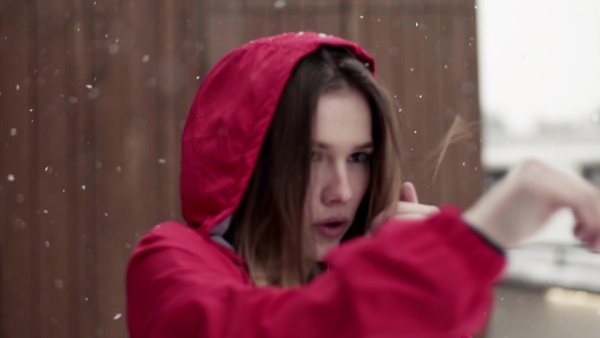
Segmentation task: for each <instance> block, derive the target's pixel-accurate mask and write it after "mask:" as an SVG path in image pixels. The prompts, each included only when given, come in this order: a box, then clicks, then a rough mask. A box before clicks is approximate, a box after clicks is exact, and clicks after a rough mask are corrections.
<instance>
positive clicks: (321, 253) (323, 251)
mask: <svg viewBox="0 0 600 338" xmlns="http://www.w3.org/2000/svg"><path fill="white" fill-rule="evenodd" d="M338 245H340V243H339V241H336V242H332V243H320V244H318V245H317V250H316V261H317V262H322V261H324V260H325V257H327V254H328V253H329V252H330V251H331V250H332V249H334V248H336V247H337V246H338Z"/></svg>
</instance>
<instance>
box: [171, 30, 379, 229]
mask: <svg viewBox="0 0 600 338" xmlns="http://www.w3.org/2000/svg"><path fill="white" fill-rule="evenodd" d="M321 45H334V46H346V47H348V48H350V49H351V50H352V51H353V52H354V54H355V55H356V56H357V57H358V58H359V59H360V60H361V61H362V62H365V63H369V65H370V68H371V69H372V70H374V69H375V68H374V67H375V65H374V63H373V59H372V57H371V56H370V55H369V54H368V53H367V52H366V51H364V50H363V49H362V48H361V47H360V46H359V45H358V44H356V43H353V42H350V41H347V40H344V39H341V38H338V37H334V36H331V35H325V34H317V33H309V32H301V33H287V34H282V35H278V36H273V37H266V38H261V39H258V40H254V41H252V42H250V43H247V44H245V45H244V46H241V47H239V48H237V49H235V50H233V51H231V52H230V53H229V54H227V55H226V56H225V57H223V59H221V60H220V61H219V62H218V63H217V64H216V65H215V67H214V68H213V69H212V70H211V71H210V72H209V73H208V75H207V76H206V78H205V79H204V81H203V82H202V85H201V86H200V89H199V90H198V93H197V94H196V98H195V99H194V102H193V104H192V107H191V109H190V113H189V115H188V118H187V121H186V125H185V129H184V131H183V139H182V160H181V178H180V189H181V202H182V210H183V217H184V218H185V220H186V221H187V223H188V224H189V225H193V226H200V230H201V231H202V232H203V233H206V234H208V233H209V232H210V230H211V229H212V228H213V227H214V226H215V225H216V224H218V223H219V222H221V221H222V220H224V219H225V218H226V217H227V216H229V215H231V214H232V213H233V212H234V210H235V209H236V208H237V206H238V204H239V202H240V200H241V198H242V195H243V194H244V191H245V190H246V186H247V184H248V181H249V180H250V177H251V174H252V171H253V170H254V166H255V162H256V159H257V158H258V154H259V152H260V148H261V145H262V141H263V139H264V137H265V134H266V132H267V129H268V126H269V124H270V123H271V118H272V117H273V113H274V112H275V108H276V106H277V103H278V101H279V96H280V95H281V93H282V91H283V88H284V86H285V84H286V82H287V80H288V78H289V77H290V75H291V73H292V70H293V69H294V67H295V65H296V64H297V63H298V61H300V60H301V59H302V58H303V57H304V56H306V55H308V54H310V53H312V52H313V51H315V50H316V49H317V48H318V47H319V46H321Z"/></svg>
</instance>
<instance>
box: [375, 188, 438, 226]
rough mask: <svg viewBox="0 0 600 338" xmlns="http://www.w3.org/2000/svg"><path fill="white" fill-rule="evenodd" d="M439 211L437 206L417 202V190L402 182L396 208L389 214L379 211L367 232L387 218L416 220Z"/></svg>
mask: <svg viewBox="0 0 600 338" xmlns="http://www.w3.org/2000/svg"><path fill="white" fill-rule="evenodd" d="M439 211H440V209H439V208H438V207H435V206H432V205H425V204H419V198H418V196H417V190H416V189H415V186H414V185H413V184H412V183H410V182H404V183H402V187H401V188H400V202H398V204H396V210H394V212H393V213H392V214H391V215H390V214H389V212H387V213H386V211H383V212H381V213H379V215H377V216H376V217H375V218H374V219H373V222H371V227H370V228H369V231H368V234H373V233H375V232H376V231H377V230H378V229H379V228H380V227H381V225H382V224H383V223H384V221H386V220H388V219H399V220H416V219H424V218H427V217H429V216H432V215H433V214H436V213H438V212H439Z"/></svg>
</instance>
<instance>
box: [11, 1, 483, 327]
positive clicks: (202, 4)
mask: <svg viewBox="0 0 600 338" xmlns="http://www.w3.org/2000/svg"><path fill="white" fill-rule="evenodd" d="M474 5H475V4H474V0H398V1H391V0H387V1H383V0H377V1H374V0H370V1H366V0H364V1H358V0H319V1H316V0H315V1H307V0H278V1H274V0H269V1H262V0H245V1H240V0H238V1H231V0H220V1H216V0H211V1H201V0H198V1H191V0H164V1H131V0H130V1H127V0H88V1H84V0H53V1H50V0H3V1H2V2H0V225H1V232H0V236H1V237H0V254H1V259H0V270H1V272H2V276H1V280H0V290H1V292H0V297H1V298H0V303H1V304H2V311H1V314H2V315H1V319H0V321H1V326H2V330H1V331H0V337H125V336H126V335H127V333H126V325H125V317H124V315H125V300H124V271H125V267H126V263H127V259H128V257H129V255H130V253H131V250H132V248H133V247H134V246H135V244H136V242H137V240H138V239H139V238H140V236H142V235H143V234H144V233H145V232H146V231H147V230H148V229H149V228H150V227H152V226H153V225H154V224H156V223H157V222H159V221H161V220H165V219H180V215H179V193H178V172H179V156H180V155H179V152H180V150H179V139H180V135H181V130H182V127H183V124H184V120H185V117H186V115H187V111H188V108H189V106H190V104H191V102H192V99H193V96H194V94H195V92H196V90H197V88H198V85H199V84H200V82H201V81H202V79H203V76H204V75H205V74H206V72H207V70H208V69H209V68H210V66H211V65H213V64H214V63H215V62H216V61H217V60H218V59H219V58H220V57H221V56H222V55H223V54H224V53H225V52H227V51H228V50H230V49H231V48H233V47H235V46H238V45H240V44H242V43H243V42H246V41H249V40H250V39H253V38H256V37H259V36H264V35H268V34H275V33H279V32H283V31H297V30H314V31H321V32H325V33H330V34H335V35H341V36H343V37H346V38H349V39H352V40H356V41H358V42H360V43H362V44H363V45H364V46H365V47H366V48H367V49H368V50H369V51H370V52H371V53H372V54H373V55H374V56H375V58H376V60H377V61H378V70H379V76H380V79H381V80H382V81H383V82H384V83H385V84H386V85H387V86H388V87H389V88H390V91H391V92H392V93H393V94H394V95H395V97H396V98H397V100H398V102H399V104H400V106H401V112H399V114H402V115H403V116H404V118H405V125H404V127H405V131H406V132H405V136H406V140H407V143H406V149H404V151H405V152H406V153H407V154H408V155H409V157H410V159H411V164H410V165H408V166H407V168H405V172H406V177H407V178H408V179H410V180H413V181H415V182H416V184H417V187H418V190H419V193H420V195H421V199H422V201H424V202H426V203H435V204H440V203H449V202H451V203H456V204H459V205H461V206H466V205H468V204H470V203H471V202H472V201H473V200H474V199H475V198H476V197H477V196H478V194H479V192H480V190H481V185H482V184H481V183H482V173H481V167H480V154H479V152H480V149H479V147H480V139H479V130H478V129H477V128H475V130H474V131H473V135H472V136H471V137H470V138H469V139H467V140H464V141H462V142H459V143H457V144H455V145H454V146H452V147H450V149H449V150H448V152H447V155H446V158H445V160H444V162H443V164H442V166H441V169H440V172H439V175H438V178H437V179H436V180H435V181H433V180H432V174H433V167H434V164H433V163H431V162H425V163H423V162H420V161H418V159H419V158H420V157H422V156H423V154H425V153H426V152H427V151H428V150H431V149H432V148H433V146H434V145H435V144H436V143H437V142H438V141H439V140H440V139H441V138H442V136H443V135H444V133H445V132H446V131H447V129H448V128H449V126H450V124H451V122H452V121H453V119H454V118H455V116H456V115H460V116H461V117H462V118H463V119H465V120H467V121H477V120H478V119H479V108H478V91H477V55H476V39H475V13H476V9H475V7H474Z"/></svg>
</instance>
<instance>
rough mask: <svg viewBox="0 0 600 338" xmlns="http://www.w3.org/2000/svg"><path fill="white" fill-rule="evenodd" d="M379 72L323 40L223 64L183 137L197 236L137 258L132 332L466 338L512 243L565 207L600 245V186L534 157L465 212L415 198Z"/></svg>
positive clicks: (148, 243)
mask: <svg viewBox="0 0 600 338" xmlns="http://www.w3.org/2000/svg"><path fill="white" fill-rule="evenodd" d="M374 69H375V68H374V62H373V60H372V58H371V57H370V56H369V55H368V54H367V53H366V52H365V51H364V50H363V49H362V48H361V47H360V46H358V45H357V44H355V43H352V42H349V41H346V40H343V39H340V38H336V37H332V36H325V35H323V34H315V33H292V34H284V35H280V36H275V37H269V38H263V39H259V40H256V41H253V42H251V43H249V44H246V45H244V46H242V47H240V48H238V49H236V50H234V51H232V52H231V53H229V54H228V55H226V56H225V57H224V58H223V59H222V60H221V61H220V62H219V63H218V64H217V65H216V66H215V67H214V68H213V70H212V71H211V72H210V73H209V74H208V76H207V77H206V78H205V80H204V81H203V83H202V86H201V87H200V90H199V92H198V95H197V96H196V99H195V101H194V103H193V105H192V108H191V111H190V114H189V117H188V120H187V123H186V127H185V130H184V135H183V142H182V146H183V155H182V167H181V197H182V207H183V215H184V218H185V219H186V222H187V225H182V224H179V223H176V222H166V223H162V224H160V225H158V226H156V227H155V228H154V229H152V230H151V231H150V232H149V233H148V234H147V235H146V236H145V237H144V238H143V239H142V240H141V241H140V243H139V244H138V246H137V248H136V250H135V251H134V253H133V256H132V258H131V261H130V264H129V268H128V272H127V319H128V325H129V331H130V334H131V337H132V338H138V337H161V338H164V337H346V338H348V337H464V336H466V335H468V334H470V333H472V332H474V331H477V330H478V329H480V328H481V326H482V325H483V323H484V322H485V318H486V315H487V311H488V308H489V306H490V299H491V297H490V291H491V286H492V283H493V282H494V280H495V279H496V277H497V276H498V274H499V273H500V272H501V270H502V267H503V265H504V257H503V254H502V248H510V247H512V246H514V245H516V244H518V243H520V242H521V241H522V240H523V239H525V238H527V237H528V236H530V235H531V234H532V233H533V232H535V231H536V230H537V229H538V228H539V227H540V226H541V225H542V224H543V223H544V221H545V220H546V219H547V218H548V217H550V216H551V214H552V213H553V212H554V211H555V210H556V209H557V208H560V207H570V208H572V209H573V210H574V211H575V214H576V215H577V217H578V220H579V221H580V223H579V226H578V227H577V233H578V235H580V237H581V238H582V239H583V240H584V241H586V242H587V243H589V244H590V246H591V247H593V248H598V234H599V233H600V192H599V191H598V190H597V189H595V188H594V187H592V186H591V185H589V184H588V183H586V182H585V181H583V180H582V179H580V178H578V177H572V176H568V175H565V174H563V173H561V172H558V171H556V170H554V169H552V168H550V167H549V166H547V165H545V164H542V163H538V162H535V161H528V162H526V163H524V164H523V165H522V166H520V167H519V168H517V169H516V170H514V171H513V172H512V173H511V174H510V175H508V177H507V178H506V179H505V180H503V181H501V182H500V183H498V184H497V186H496V187H495V188H494V189H492V190H491V191H490V192H489V193H488V194H486V195H485V196H483V197H482V198H481V199H480V200H479V201H478V202H477V203H476V204H475V205H474V206H473V207H472V208H470V209H468V210H467V211H466V212H464V213H462V214H461V213H460V212H459V211H458V210H456V209H454V208H452V207H445V208H442V209H441V210H439V209H437V208H435V207H431V206H425V205H421V204H418V203H417V202H418V201H417V197H416V193H415V190H414V187H413V186H412V185H411V184H410V183H404V184H401V177H400V174H401V171H400V163H401V161H400V156H401V155H402V154H401V153H400V150H401V145H400V141H399V134H398V129H397V128H398V121H397V116H396V115H395V112H394V110H393V109H392V107H391V103H390V100H389V99H388V97H387V95H386V94H385V91H384V90H383V89H382V88H381V86H380V84H379V83H378V82H377V81H376V79H375V77H374V76H375V75H374ZM400 195H402V200H401V201H400V202H398V201H399V199H400V197H401V196H400ZM340 243H342V244H341V245H340Z"/></svg>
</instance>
